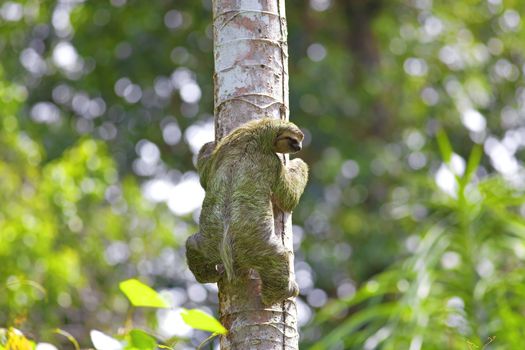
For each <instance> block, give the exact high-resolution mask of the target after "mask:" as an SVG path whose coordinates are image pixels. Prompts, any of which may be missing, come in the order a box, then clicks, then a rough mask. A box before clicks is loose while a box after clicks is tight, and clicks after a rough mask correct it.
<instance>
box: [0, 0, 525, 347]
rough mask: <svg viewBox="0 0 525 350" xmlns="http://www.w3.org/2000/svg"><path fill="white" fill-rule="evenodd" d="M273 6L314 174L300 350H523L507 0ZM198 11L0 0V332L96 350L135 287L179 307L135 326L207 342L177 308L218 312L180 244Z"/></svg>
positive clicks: (520, 100)
mask: <svg viewBox="0 0 525 350" xmlns="http://www.w3.org/2000/svg"><path fill="white" fill-rule="evenodd" d="M286 6H287V8H286V10H287V17H288V28H289V38H288V40H289V54H290V108H291V120H293V121H294V122H295V123H297V124H298V125H299V126H301V127H302V128H303V129H304V130H305V134H306V140H305V144H306V147H305V148H304V150H303V151H302V152H301V153H300V154H299V155H298V156H300V157H301V158H303V159H304V160H305V161H306V162H307V163H308V164H309V165H310V167H311V178H310V182H309V185H308V187H307V190H306V193H305V195H304V196H303V199H302V201H301V203H300V205H299V207H298V208H297V209H296V211H295V212H294V241H295V243H296V275H297V280H298V283H299V285H300V287H301V295H300V296H299V298H298V304H299V324H300V326H301V348H305V349H310V348H312V349H335V350H338V349H365V350H370V349H410V350H418V349H476V348H480V349H481V348H483V344H485V343H489V342H490V344H488V345H486V346H485V347H484V348H485V349H521V348H523V339H524V337H525V284H524V283H525V268H524V264H523V260H524V259H525V219H524V217H525V205H524V203H525V200H524V199H525V197H524V194H523V193H524V189H525V169H524V166H523V161H522V160H523V155H524V147H525V81H524V78H523V77H524V73H525V25H524V24H523V17H524V15H525V13H524V11H525V5H524V3H523V1H520V0H455V1H450V0H449V1H447V0H443V1H432V0H389V1H386V0H384V1H381V0H309V1H298V0H288V1H287V4H286ZM211 21H212V14H211V3H210V1H209V0H203V1H196V0H177V1H173V0H171V1H168V0H149V1H139V0H111V1H109V0H96V1H95V0H93V1H82V0H59V1H51V0H40V1H39V0H26V1H2V2H1V3H0V118H1V119H0V326H16V327H17V328H19V329H21V330H23V331H24V332H25V333H26V334H29V335H30V336H32V337H34V338H36V339H39V340H42V341H48V342H51V343H53V344H55V345H57V346H58V345H60V344H61V340H59V339H57V337H56V335H54V334H53V329H54V328H56V327H60V328H62V329H64V330H67V331H68V332H70V333H71V334H73V335H74V336H75V337H76V338H77V339H78V340H79V342H80V344H81V345H82V346H84V347H85V346H92V345H91V343H90V340H89V332H90V330H92V329H98V330H101V331H104V332H107V333H109V334H117V332H118V328H119V327H120V326H121V325H123V324H124V323H125V319H126V314H127V311H128V309H129V306H128V303H127V301H126V299H125V297H124V296H123V295H122V293H120V292H119V290H118V282H119V281H122V280H124V279H127V278H131V277H137V278H139V279H140V280H142V281H144V282H146V283H148V284H149V285H150V286H152V287H154V288H155V289H156V290H159V291H161V293H162V294H163V295H165V296H166V297H167V298H168V299H170V301H171V302H172V304H173V305H174V306H175V308H174V309H172V310H163V311H158V312H155V311H144V312H139V313H136V314H135V315H134V317H135V322H136V323H137V324H140V325H143V326H144V327H149V328H150V329H153V330H155V332H157V333H158V334H160V335H161V336H162V337H171V336H178V337H182V338H185V339H186V341H184V342H181V343H180V344H179V345H177V348H180V349H184V348H195V345H196V344H198V343H199V342H200V341H202V340H203V339H204V338H206V337H207V336H208V334H206V333H204V332H199V331H194V330H191V329H190V328H189V327H187V326H185V325H184V324H183V323H182V321H181V318H180V313H179V312H178V310H179V309H178V308H179V307H187V308H193V307H197V308H200V309H203V310H206V311H208V312H210V313H212V312H213V311H214V310H216V306H217V295H216V287H215V286H214V285H200V284H198V283H196V281H195V279H194V278H193V276H192V274H191V273H190V272H189V270H188V268H187V266H186V263H185V258H184V248H183V245H184V244H183V243H184V241H185V239H186V237H187V236H188V235H190V234H192V233H194V232H196V231H197V229H198V225H197V219H198V214H199V213H198V212H199V206H200V204H201V201H202V199H203V196H204V193H203V190H202V189H201V188H200V186H199V184H198V176H197V174H196V172H195V170H194V165H193V163H194V160H195V155H196V152H197V151H198V149H199V147H200V146H201V145H202V144H203V143H204V142H207V141H210V140H211V139H212V138H213V116H212V113H213V112H212V111H213V105H212V104H213V94H212V92H213V87H212V73H213V72H212V70H213V55H212V27H211ZM489 337H490V338H489ZM493 337H495V338H493ZM61 346H63V347H64V348H67V347H68V346H71V345H67V343H66V344H65V345H64V344H62V345H61Z"/></svg>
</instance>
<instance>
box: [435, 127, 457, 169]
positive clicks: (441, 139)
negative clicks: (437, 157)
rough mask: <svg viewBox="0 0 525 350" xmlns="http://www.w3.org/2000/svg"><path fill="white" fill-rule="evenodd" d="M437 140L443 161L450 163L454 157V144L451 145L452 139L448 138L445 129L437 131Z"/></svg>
mask: <svg viewBox="0 0 525 350" xmlns="http://www.w3.org/2000/svg"><path fill="white" fill-rule="evenodd" d="M436 140H437V143H438V146H439V152H440V153H441V157H442V158H443V162H445V163H446V164H449V163H450V160H451V159H452V153H453V150H452V146H451V145H450V141H449V140H448V136H447V134H446V133H445V131H443V129H439V130H438V131H437V133H436Z"/></svg>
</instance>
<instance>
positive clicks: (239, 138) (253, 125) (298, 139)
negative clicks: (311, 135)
mask: <svg viewBox="0 0 525 350" xmlns="http://www.w3.org/2000/svg"><path fill="white" fill-rule="evenodd" d="M303 139H304V134H303V133H302V131H301V130H300V129H299V128H298V127H297V126H296V125H295V124H294V123H291V122H289V121H286V120H279V119H271V118H263V119H257V120H252V121H250V122H248V123H246V124H244V125H242V126H241V127H239V128H237V129H235V130H234V131H233V132H232V133H230V134H229V135H228V136H226V137H225V138H224V139H223V140H222V141H221V144H222V145H231V146H233V145H240V144H243V143H251V142H255V144H254V145H255V147H256V148H255V149H258V150H260V151H262V152H272V153H295V152H298V151H300V150H301V148H302V141H303Z"/></svg>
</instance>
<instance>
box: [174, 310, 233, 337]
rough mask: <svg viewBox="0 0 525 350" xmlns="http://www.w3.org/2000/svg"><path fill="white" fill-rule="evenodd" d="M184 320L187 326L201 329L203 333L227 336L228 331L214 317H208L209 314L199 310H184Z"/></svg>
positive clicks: (182, 313) (182, 314)
mask: <svg viewBox="0 0 525 350" xmlns="http://www.w3.org/2000/svg"><path fill="white" fill-rule="evenodd" d="M181 316H182V319H183V320H184V322H186V324H187V325H188V326H190V327H193V328H195V329H201V330H203V331H208V332H212V333H217V334H226V333H228V330H227V329H226V328H224V326H223V325H222V324H221V323H220V322H219V321H218V320H217V319H216V318H215V317H213V316H210V315H208V314H207V313H205V312H203V311H201V310H198V309H191V310H187V309H184V310H183V311H182V312H181Z"/></svg>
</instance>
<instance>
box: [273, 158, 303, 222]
mask: <svg viewBox="0 0 525 350" xmlns="http://www.w3.org/2000/svg"><path fill="white" fill-rule="evenodd" d="M307 181H308V165H306V163H305V162H303V161H302V160H301V159H299V158H295V159H293V160H291V161H290V164H289V165H288V166H284V165H281V172H280V176H279V178H278V179H277V183H276V185H275V187H274V188H273V197H274V200H275V202H276V204H277V205H278V206H279V208H281V210H283V211H286V212H291V211H292V210H293V208H295V207H296V206H297V204H298V203H299V198H300V197H301V195H302V194H303V191H304V188H305V186H306V182H307Z"/></svg>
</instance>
